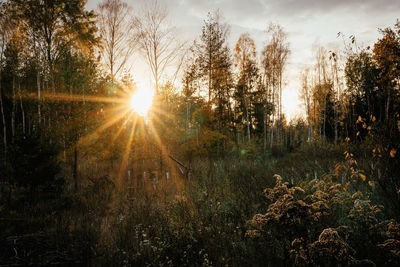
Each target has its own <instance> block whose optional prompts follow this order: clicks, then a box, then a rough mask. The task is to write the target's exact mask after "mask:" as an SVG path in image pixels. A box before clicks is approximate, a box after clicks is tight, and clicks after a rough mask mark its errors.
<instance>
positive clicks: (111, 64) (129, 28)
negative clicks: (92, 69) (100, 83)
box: [98, 0, 136, 83]
mask: <svg viewBox="0 0 400 267" xmlns="http://www.w3.org/2000/svg"><path fill="white" fill-rule="evenodd" d="M98 12H99V16H98V27H99V33H100V35H101V38H102V41H103V46H102V50H101V52H102V55H103V57H102V60H103V64H104V65H105V66H106V68H107V71H108V72H109V74H110V76H111V79H112V82H113V83H114V79H115V78H116V77H118V74H119V73H120V72H121V70H122V69H123V68H124V67H125V65H126V64H127V62H128V61H129V59H130V58H131V57H132V53H133V51H134V48H135V47H136V42H135V41H136V40H135V38H134V27H133V25H132V23H131V20H130V17H131V15H132V8H131V7H130V6H129V5H128V4H127V3H125V2H123V1H121V0H104V1H103V2H102V3H100V4H99V5H98Z"/></svg>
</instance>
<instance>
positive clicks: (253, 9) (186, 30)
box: [87, 0, 400, 119]
mask: <svg viewBox="0 0 400 267" xmlns="http://www.w3.org/2000/svg"><path fill="white" fill-rule="evenodd" d="M101 1H102V0H88V3H87V9H89V10H91V9H96V7H97V5H98V4H99V3H100V2H101ZM147 1H149V0H147ZM158 1H159V3H160V4H162V5H164V6H166V7H167V8H168V10H169V15H170V17H169V19H170V22H171V23H172V24H173V25H174V26H176V28H177V31H178V33H177V34H178V36H179V38H180V39H182V40H184V41H187V42H188V43H191V42H193V40H194V39H195V38H198V37H199V35H200V34H201V27H202V25H203V22H204V20H205V19H206V18H207V13H208V12H210V11H211V12H212V11H215V10H217V9H219V10H220V12H221V13H222V15H223V19H224V21H225V22H226V23H228V25H230V35H229V38H228V43H229V46H230V47H231V48H233V47H234V45H235V43H236V41H237V40H238V38H239V36H240V35H241V34H242V33H245V32H247V33H249V34H250V36H251V37H252V38H253V39H254V41H255V44H256V48H257V51H258V52H260V51H261V50H262V48H263V47H264V45H265V44H266V41H267V34H266V29H267V27H268V24H269V23H271V22H272V23H278V24H280V25H281V26H282V27H283V29H284V31H285V32H286V33H287V34H288V41H289V43H290V50H291V54H290V57H289V60H288V65H287V68H286V72H285V86H284V88H283V93H282V104H283V110H284V112H285V114H286V116H287V117H288V119H291V118H294V117H296V116H298V115H300V116H301V115H302V114H304V112H303V106H302V104H301V101H300V100H299V93H298V91H299V88H300V85H301V83H300V71H301V70H302V69H303V68H305V67H307V66H310V65H311V64H313V62H314V56H313V47H315V46H316V45H323V46H324V47H325V48H326V49H327V50H337V49H342V48H343V39H342V38H338V37H337V35H338V32H341V33H343V34H344V35H345V36H350V35H355V37H356V40H357V44H358V45H359V46H362V47H364V46H365V47H366V46H371V47H372V46H373V44H374V43H375V42H376V41H377V39H378V38H379V37H380V33H379V31H378V29H379V28H386V27H392V26H393V25H394V24H395V23H396V20H397V19H400V1H399V0H335V1H328V0H158ZM126 2H127V3H129V4H130V5H131V6H132V7H133V10H134V11H135V10H137V11H139V10H140V9H141V7H142V6H143V4H144V3H145V2H146V1H143V0H142V1H140V0H126ZM132 65H133V67H132V76H133V77H134V79H135V80H136V81H137V82H138V85H139V86H149V84H150V79H151V78H150V74H149V71H148V68H147V66H146V64H144V63H143V61H141V60H134V63H132Z"/></svg>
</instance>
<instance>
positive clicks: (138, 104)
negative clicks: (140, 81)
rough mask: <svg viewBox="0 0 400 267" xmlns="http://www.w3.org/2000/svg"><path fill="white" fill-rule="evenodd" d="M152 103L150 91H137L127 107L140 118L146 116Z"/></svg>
mask: <svg viewBox="0 0 400 267" xmlns="http://www.w3.org/2000/svg"><path fill="white" fill-rule="evenodd" d="M152 102H153V93H152V92H151V90H146V89H138V90H137V91H136V92H135V93H133V94H132V95H131V98H130V100H129V106H130V108H131V109H132V110H134V111H135V112H136V113H137V114H139V115H140V116H146V115H147V113H148V111H149V110H150V108H151V105H152Z"/></svg>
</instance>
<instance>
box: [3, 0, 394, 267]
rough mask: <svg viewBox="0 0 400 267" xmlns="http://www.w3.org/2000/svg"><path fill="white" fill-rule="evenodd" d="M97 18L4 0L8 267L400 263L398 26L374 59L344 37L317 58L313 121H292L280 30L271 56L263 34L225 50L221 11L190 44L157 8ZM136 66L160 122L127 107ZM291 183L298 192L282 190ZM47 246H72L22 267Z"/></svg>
mask: <svg viewBox="0 0 400 267" xmlns="http://www.w3.org/2000/svg"><path fill="white" fill-rule="evenodd" d="M85 5H86V1H84V0H74V1H70V0H51V1H50V0H48V1H47V0H6V1H1V9H0V111H1V119H0V121H1V123H0V125H1V134H0V135H1V137H2V146H1V148H2V149H1V152H2V153H1V155H0V159H1V166H2V167H1V170H0V175H1V178H0V179H1V180H0V199H1V203H2V204H1V206H0V214H1V217H3V218H0V224H3V225H4V229H6V230H5V231H4V233H3V234H2V235H1V236H0V238H1V243H0V244H3V245H4V247H7V248H9V249H8V250H6V251H5V252H1V253H0V261H4V262H5V263H8V264H11V263H17V264H20V265H24V264H28V263H30V264H32V263H33V264H34V263H36V264H37V263H38V262H42V263H43V262H44V263H45V264H52V263H54V262H57V261H59V262H61V263H64V264H65V263H75V264H82V263H84V262H85V263H88V264H96V263H102V264H104V263H106V264H107V263H108V264H120V263H121V262H123V263H125V264H129V263H131V264H140V265H145V264H150V265H151V264H159V263H165V264H167V265H168V264H169V265H182V264H187V265H190V264H191V263H194V262H195V263H196V264H203V265H207V264H210V265H212V264H217V265H222V264H228V265H235V264H237V265H248V264H251V265H254V264H255V265H258V264H262V262H264V261H265V262H267V264H268V265H288V264H289V265H290V264H294V265H304V266H307V265H310V264H319V265H323V266H325V265H329V264H333V265H335V264H336V263H337V264H344V265H346V264H347V265H349V264H355V265H356V264H361V265H360V266H362V265H363V264H373V262H372V261H374V262H375V263H377V264H386V265H389V266H390V265H391V264H394V265H393V266H395V264H396V262H397V263H398V262H399V257H400V254H399V251H400V246H399V244H400V238H399V236H398V235H399V224H398V223H396V221H395V220H391V221H389V220H388V218H389V217H390V218H397V219H398V218H399V212H398V210H399V208H400V201H399V199H400V164H399V162H400V160H399V157H400V156H399V153H398V150H399V149H400V114H399V112H400V96H399V86H400V23H399V22H397V23H396V24H395V25H394V26H393V27H388V28H385V29H379V31H380V37H379V39H378V40H377V41H376V42H375V44H373V45H372V46H368V47H359V46H358V45H357V40H356V38H355V36H353V35H352V36H349V37H346V36H343V35H342V34H341V33H339V34H338V38H341V39H342V40H343V48H342V49H338V50H335V51H332V50H329V51H328V50H327V49H326V48H324V47H323V46H322V45H318V46H316V47H314V48H313V50H314V62H309V63H306V64H305V65H307V66H308V67H306V68H304V69H302V70H299V76H300V77H301V79H300V81H301V83H300V84H298V88H299V91H300V96H301V100H302V103H303V106H304V114H305V116H304V118H303V117H299V118H295V119H292V120H291V121H287V120H286V118H285V114H284V112H283V109H282V106H283V105H282V103H283V102H284V100H283V99H282V91H283V90H284V88H285V82H286V81H287V79H288V76H287V75H286V69H287V68H288V62H289V57H290V46H295V45H296V44H289V42H288V38H287V33H286V32H285V30H284V28H283V27H282V26H280V25H278V24H273V23H271V24H269V25H266V33H265V44H264V46H263V47H261V48H259V50H257V48H256V46H255V43H254V40H253V39H252V38H251V36H250V35H249V34H248V33H243V34H242V35H240V37H239V39H238V40H237V42H236V43H235V44H234V45H233V46H231V44H229V43H228V41H227V40H228V36H229V25H227V24H226V23H225V22H224V20H223V17H222V15H221V13H220V12H219V11H218V12H210V13H208V15H207V16H206V17H205V19H204V22H203V26H202V28H201V29H199V34H198V37H197V38H196V40H194V41H192V42H188V41H186V42H185V41H183V40H179V39H178V38H177V36H178V35H177V31H176V28H175V27H174V25H171V24H170V23H169V17H168V10H167V9H166V8H165V7H163V6H162V5H161V4H159V3H158V2H157V1H152V2H151V3H146V4H144V5H143V7H141V8H137V7H131V6H130V5H129V4H127V3H125V2H123V1H121V0H104V1H103V2H102V3H100V4H99V5H98V7H97V9H96V10H95V11H88V10H87V9H86V8H85ZM231 47H233V49H231ZM138 58H141V60H143V61H144V62H145V63H146V67H147V68H148V70H149V73H150V75H151V78H152V84H153V86H154V99H153V107H152V109H151V110H150V111H149V113H148V114H147V116H146V117H142V116H140V115H139V114H135V113H132V112H129V110H128V108H127V104H126V103H127V101H129V99H128V98H129V96H130V94H131V93H133V92H134V91H135V90H137V88H136V84H135V81H134V79H133V78H132V77H134V76H135V75H132V74H131V66H132V62H135V60H138ZM132 73H133V74H134V73H135V70H134V69H133V70H132ZM276 173H279V174H280V175H281V176H282V177H283V178H284V179H285V181H287V182H288V183H284V182H283V181H282V178H281V177H280V176H276V177H277V181H276V185H275V187H274V184H275V181H274V179H273V178H272V175H273V174H276ZM285 175H287V177H285ZM289 184H290V185H289ZM267 186H269V187H272V189H266V190H265V191H264V195H265V196H266V198H267V202H266V201H265V200H264V197H263V195H262V190H263V189H264V188H265V187H267ZM296 186H298V187H296ZM360 194H361V195H360ZM378 204H379V205H385V207H386V209H387V210H385V215H382V216H381V215H380V214H381V213H380V212H381V211H380V210H379V208H378ZM265 206H267V213H266V214H264V215H260V214H259V213H263V212H264V213H265ZM379 207H380V206H379ZM256 213H257V214H258V215H256V216H254V217H253V215H254V214H256ZM39 215H40V216H39ZM286 215H287V218H288V219H287V220H286V219H284V218H286V217H285V216H286ZM385 216H386V217H385ZM39 217H41V218H40V219H39ZM252 218H253V219H252ZM366 218H367V219H366ZM26 225H29V227H26ZM378 225H379V227H378ZM383 225H384V226H383ZM266 226H267V228H265V227H266ZM282 226H283V227H284V228H285V229H283V230H282V228H281V227H282ZM310 226H312V227H313V229H311V230H310V229H309V228H307V227H310ZM342 226H343V227H342ZM334 227H336V228H335V229H334ZM340 227H342V228H340ZM346 227H347V228H346ZM385 227H386V228H385ZM366 229H367V230H366ZM371 229H373V230H371ZM29 231H30V232H29ZM53 231H54V232H53ZM365 231H367V232H368V231H369V232H370V234H368V235H367V236H368V238H370V239H365V237H362V235H361V233H363V232H365ZM385 231H386V232H385ZM396 231H397V232H396ZM27 233H35V234H31V235H28V234H27ZM384 233H385V234H384ZM13 236H14V237H15V238H14V237H13ZM13 238H14V239H13ZM318 238H319V239H318ZM17 240H21V241H18V242H20V243H21V245H20V247H18V246H17V245H15V244H17V243H18V242H17ZM316 240H317V241H316ZM363 240H364V241H365V240H368V241H365V242H367V243H368V245H366V243H365V242H364V241H363ZM388 240H390V241H388ZM11 241H12V242H11ZM13 242H14V243H13ZM35 242H36V243H35ZM227 242H228V243H229V244H228V243H227ZM274 242H275V243H274ZM385 242H386V243H385ZM150 243H151V244H152V245H150ZM18 244H19V243H18ZM32 244H40V246H42V247H41V248H42V250H43V251H45V250H48V251H51V250H52V249H53V248H54V244H57V249H58V248H59V247H63V249H59V250H57V251H56V252H54V254H51V253H50V254H46V255H47V256H40V257H39V256H32V255H33V254H29V253H26V254H25V255H24V256H21V255H18V253H17V255H14V251H34V247H35V246H34V245H32ZM224 244H226V247H224ZM79 246H80V247H82V248H84V249H81V250H79V249H77V247H79ZM378 248H379V249H378ZM319 249H320V250H321V251H324V253H325V254H323V255H322V254H321V253H320V254H319V253H318V251H319ZM38 250H39V252H38V255H39V254H40V249H38ZM259 250H262V251H263V252H262V253H259ZM378 250H379V252H376V251H378ZM60 251H61V252H60ZM132 251H133V252H132ZM338 251H339V252H340V253H341V254H340V253H339V252H338ZM57 253H58V254H57ZM338 253H339V254H340V255H345V257H341V258H340V259H339V258H338V256H337V254H338ZM374 253H375V254H374ZM258 254H259V255H258ZM40 255H45V254H40ZM256 255H258V256H256ZM260 255H261V256H260ZM370 255H373V258H369V257H370ZM35 257H36V258H35ZM57 257H58V258H57ZM71 257H72V258H71ZM267 259H268V260H267ZM362 259H366V260H365V261H360V260H362ZM367 259H368V260H367ZM24 260H25V261H24ZM370 260H371V261H370ZM45 261H47V262H45ZM328 262H331V263H329V264H328ZM333 265H332V266H333ZM364 266H365V265H364Z"/></svg>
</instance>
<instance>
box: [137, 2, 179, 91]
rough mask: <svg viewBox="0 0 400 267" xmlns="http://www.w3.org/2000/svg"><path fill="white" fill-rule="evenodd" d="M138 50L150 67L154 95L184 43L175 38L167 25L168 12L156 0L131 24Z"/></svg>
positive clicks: (171, 28) (173, 32) (171, 29)
mask: <svg viewBox="0 0 400 267" xmlns="http://www.w3.org/2000/svg"><path fill="white" fill-rule="evenodd" d="M132 23H133V24H134V27H135V32H136V36H137V42H138V45H139V49H140V51H141V52H142V54H143V56H144V57H145V59H146V61H147V64H148V66H149V67H150V70H151V74H152V76H153V81H154V83H155V94H156V95H158V93H159V85H160V80H161V78H162V76H163V75H164V74H165V71H166V68H167V67H169V66H170V65H171V64H172V63H173V62H174V60H175V59H176V58H177V57H178V55H179V51H180V50H181V49H182V48H183V46H184V43H180V42H178V41H177V39H176V38H175V31H174V27H172V26H171V25H170V24H169V23H168V10H167V9H166V8H165V7H163V6H161V5H160V4H159V3H158V1H157V0H152V1H151V3H149V4H147V5H146V6H145V7H144V9H143V10H141V14H140V15H137V16H135V17H134V19H133V22H132Z"/></svg>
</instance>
